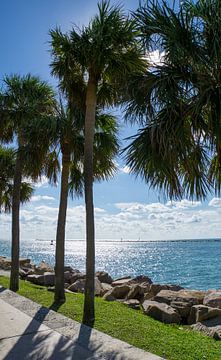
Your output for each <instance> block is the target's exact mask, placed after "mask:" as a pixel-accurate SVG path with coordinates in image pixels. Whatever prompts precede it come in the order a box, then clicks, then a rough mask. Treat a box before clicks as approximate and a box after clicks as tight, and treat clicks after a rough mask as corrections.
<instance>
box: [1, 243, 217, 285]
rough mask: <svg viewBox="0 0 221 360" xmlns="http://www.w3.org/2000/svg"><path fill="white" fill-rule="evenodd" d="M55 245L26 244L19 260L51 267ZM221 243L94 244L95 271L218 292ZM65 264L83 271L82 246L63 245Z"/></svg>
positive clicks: (4, 251)
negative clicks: (23, 259)
mask: <svg viewBox="0 0 221 360" xmlns="http://www.w3.org/2000/svg"><path fill="white" fill-rule="evenodd" d="M54 253H55V242H54V245H51V242H50V240H47V241H46V240H33V241H32V240H29V241H28V240H26V241H22V243H21V257H28V258H31V260H32V261H33V262H34V263H35V264H38V263H40V262H41V261H42V260H44V261H46V262H47V263H49V264H50V265H54V259H55V258H54ZM0 255H3V256H8V257H9V256H10V243H9V241H5V240H0ZM220 258H221V241H218V240H196V241H157V242H127V241H123V242H116V241H97V243H96V270H105V271H107V272H108V273H110V275H111V276H112V277H113V278H117V277H121V276H126V275H130V276H136V275H140V274H144V275H148V276H149V277H150V278H151V279H152V280H153V281H154V282H156V283H164V284H165V283H173V284H180V285H182V286H185V287H189V288H196V289H209V288H217V289H221V276H220V273H221V262H220ZM65 263H66V264H67V265H71V266H72V267H74V268H77V269H79V270H81V271H84V270H85V242H84V241H78V240H68V241H66V256H65Z"/></svg>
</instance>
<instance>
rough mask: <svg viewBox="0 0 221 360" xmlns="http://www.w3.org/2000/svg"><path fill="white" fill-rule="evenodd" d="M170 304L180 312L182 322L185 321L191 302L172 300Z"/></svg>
mask: <svg viewBox="0 0 221 360" xmlns="http://www.w3.org/2000/svg"><path fill="white" fill-rule="evenodd" d="M170 306H171V307H172V308H174V309H175V310H176V311H177V312H178V313H179V314H180V316H181V318H182V322H183V323H187V318H188V316H189V314H190V310H191V304H190V303H188V302H184V301H172V302H171V303H170Z"/></svg>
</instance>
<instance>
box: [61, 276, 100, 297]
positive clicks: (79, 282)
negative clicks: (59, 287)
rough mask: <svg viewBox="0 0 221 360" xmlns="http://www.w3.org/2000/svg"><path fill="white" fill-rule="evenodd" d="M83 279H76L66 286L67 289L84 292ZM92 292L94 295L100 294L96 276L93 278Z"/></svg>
mask: <svg viewBox="0 0 221 360" xmlns="http://www.w3.org/2000/svg"><path fill="white" fill-rule="evenodd" d="M85 281H86V280H85V279H78V280H76V281H75V282H74V283H73V284H71V285H70V286H69V287H68V290H70V291H72V292H79V293H84V290H85ZM94 293H95V295H96V296H99V295H100V294H101V283H100V281H99V280H98V279H97V278H95V279H94Z"/></svg>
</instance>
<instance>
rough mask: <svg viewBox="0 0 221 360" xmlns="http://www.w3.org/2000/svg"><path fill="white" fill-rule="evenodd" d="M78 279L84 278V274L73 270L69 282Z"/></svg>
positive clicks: (71, 282)
mask: <svg viewBox="0 0 221 360" xmlns="http://www.w3.org/2000/svg"><path fill="white" fill-rule="evenodd" d="M80 279H84V280H85V279H86V274H83V273H81V272H75V273H73V274H72V276H71V278H70V279H69V282H70V284H73V283H75V281H77V280H80Z"/></svg>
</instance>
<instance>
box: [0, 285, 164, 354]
mask: <svg viewBox="0 0 221 360" xmlns="http://www.w3.org/2000/svg"><path fill="white" fill-rule="evenodd" d="M64 359H65V360H71V359H72V360H98V359H99V360H101V359H103V360H162V359H161V358H160V357H158V356H155V355H153V354H150V353H147V352H145V351H142V350H140V349H137V348H135V347H133V346H131V345H129V344H127V343H125V342H123V341H120V340H117V339H114V338H112V337H111V336H108V335H106V334H103V333H101V332H100V331H97V330H95V329H91V328H89V327H87V326H85V325H82V324H80V323H78V322H76V321H73V320H71V319H69V318H67V317H65V316H63V315H61V314H58V313H56V312H55V311H53V310H50V309H47V308H44V307H42V306H40V305H39V304H37V303H35V302H33V301H31V300H29V299H26V298H24V297H22V296H20V295H18V294H15V293H13V292H11V291H10V290H8V289H7V290H6V289H4V288H3V287H0V360H64Z"/></svg>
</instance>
